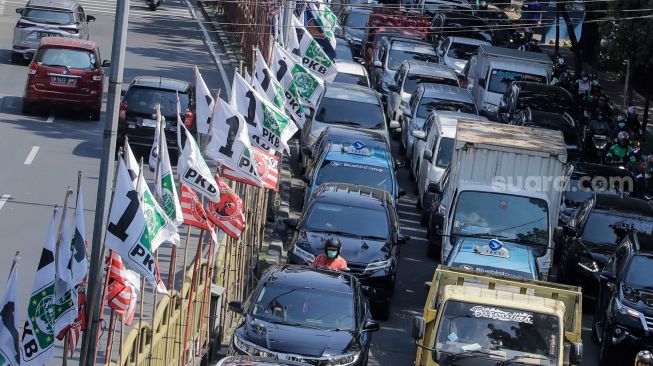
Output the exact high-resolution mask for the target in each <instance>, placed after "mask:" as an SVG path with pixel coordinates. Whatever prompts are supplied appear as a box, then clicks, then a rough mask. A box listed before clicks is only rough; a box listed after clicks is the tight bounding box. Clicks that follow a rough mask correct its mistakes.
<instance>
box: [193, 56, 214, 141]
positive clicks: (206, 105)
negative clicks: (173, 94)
mask: <svg viewBox="0 0 653 366" xmlns="http://www.w3.org/2000/svg"><path fill="white" fill-rule="evenodd" d="M212 111H213V97H212V96H211V92H210V91H209V88H208V87H207V86H206V83H205V82H204V78H202V74H200V69H198V68H197V66H195V123H197V132H199V133H201V134H203V135H206V134H208V133H209V125H210V124H211V113H212Z"/></svg>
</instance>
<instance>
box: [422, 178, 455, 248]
mask: <svg viewBox="0 0 653 366" xmlns="http://www.w3.org/2000/svg"><path fill="white" fill-rule="evenodd" d="M450 175H451V165H449V166H448V167H447V169H445V170H444V173H443V174H442V176H441V177H440V181H438V182H431V183H429V185H428V187H427V189H428V190H429V192H430V195H429V197H431V201H430V202H426V203H425V205H428V206H424V207H428V210H426V212H427V213H428V214H427V216H426V217H422V219H421V222H420V223H421V224H426V237H427V238H428V240H429V241H428V244H427V245H426V256H428V257H429V258H434V259H439V256H440V254H441V251H442V235H438V234H437V233H436V232H437V230H438V229H440V230H441V228H436V225H440V224H438V222H439V221H440V220H438V214H441V213H440V205H441V204H442V192H443V191H444V187H445V186H446V185H447V182H448V181H449V176H450Z"/></svg>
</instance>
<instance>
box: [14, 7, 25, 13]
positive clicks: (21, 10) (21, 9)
mask: <svg viewBox="0 0 653 366" xmlns="http://www.w3.org/2000/svg"><path fill="white" fill-rule="evenodd" d="M23 11H25V8H16V13H18V14H23Z"/></svg>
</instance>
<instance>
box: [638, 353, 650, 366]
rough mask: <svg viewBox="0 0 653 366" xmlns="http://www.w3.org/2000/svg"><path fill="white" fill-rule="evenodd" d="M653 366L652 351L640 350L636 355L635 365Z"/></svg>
mask: <svg viewBox="0 0 653 366" xmlns="http://www.w3.org/2000/svg"><path fill="white" fill-rule="evenodd" d="M644 365H645V366H653V354H651V352H650V351H640V352H639V353H638V354H637V357H635V366H644Z"/></svg>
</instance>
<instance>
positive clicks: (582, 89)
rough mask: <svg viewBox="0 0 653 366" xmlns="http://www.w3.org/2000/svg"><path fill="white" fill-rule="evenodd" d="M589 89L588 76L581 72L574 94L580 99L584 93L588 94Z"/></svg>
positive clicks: (590, 85)
mask: <svg viewBox="0 0 653 366" xmlns="http://www.w3.org/2000/svg"><path fill="white" fill-rule="evenodd" d="M591 87H592V82H591V81H590V79H589V76H587V73H586V72H585V71H583V72H581V73H580V79H578V80H576V93H577V94H578V96H579V98H582V97H583V95H585V93H587V92H589V90H590V88H591Z"/></svg>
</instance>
